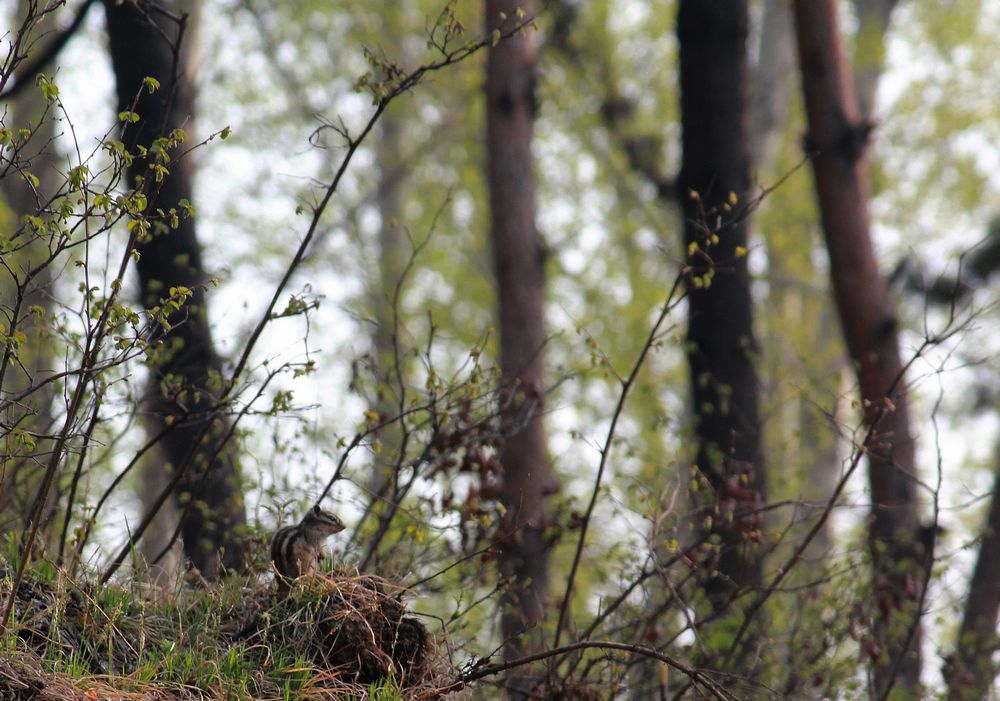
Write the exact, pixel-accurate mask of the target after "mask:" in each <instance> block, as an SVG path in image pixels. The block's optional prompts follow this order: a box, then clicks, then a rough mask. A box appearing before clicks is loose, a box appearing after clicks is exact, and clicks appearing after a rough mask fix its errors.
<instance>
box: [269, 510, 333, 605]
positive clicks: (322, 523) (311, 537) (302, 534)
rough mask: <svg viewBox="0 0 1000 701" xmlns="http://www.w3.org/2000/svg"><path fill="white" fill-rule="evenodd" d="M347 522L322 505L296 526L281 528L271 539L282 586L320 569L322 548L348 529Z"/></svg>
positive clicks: (279, 581) (272, 558)
mask: <svg viewBox="0 0 1000 701" xmlns="http://www.w3.org/2000/svg"><path fill="white" fill-rule="evenodd" d="M344 528H345V526H344V523H343V521H341V520H340V519H339V518H337V517H336V516H334V515H333V514H331V513H330V512H329V511H323V509H321V508H319V507H318V506H314V507H313V508H312V509H310V510H309V511H307V512H306V515H305V516H303V517H302V520H301V521H300V522H299V523H298V524H296V525H294V526H285V527H284V528H279V529H278V532H277V533H275V534H274V537H273V538H271V562H273V563H274V570H275V572H276V573H277V575H278V586H279V587H281V588H285V587H287V586H288V580H290V579H295V578H296V577H301V576H302V575H304V574H309V573H311V572H314V571H315V570H316V564H317V563H318V562H319V556H320V546H321V545H322V544H323V541H324V540H325V539H326V538H327V537H328V536H331V535H333V534H334V533H340V531H342V530H344Z"/></svg>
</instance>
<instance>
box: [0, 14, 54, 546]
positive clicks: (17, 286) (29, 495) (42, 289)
mask: <svg viewBox="0 0 1000 701" xmlns="http://www.w3.org/2000/svg"><path fill="white" fill-rule="evenodd" d="M28 5H29V3H28V2H27V0H21V1H20V2H18V3H17V8H16V9H17V12H18V16H19V17H23V16H25V15H26V13H27V12H28V10H29V7H28ZM49 17H51V15H50V16H48V17H44V18H42V19H41V20H40V21H38V22H37V23H35V24H34V25H33V26H32V27H31V29H30V32H29V36H30V39H28V40H26V41H24V42H23V45H24V46H27V47H29V48H32V49H33V48H34V47H35V46H36V43H35V42H36V41H37V40H38V37H40V36H44V34H45V33H48V32H52V31H53V29H52V22H51V19H49ZM34 54H35V52H34V51H32V53H30V54H28V55H26V56H25V57H24V59H23V61H22V62H23V63H28V62H33V61H34V60H35V55H34ZM18 67H20V66H18ZM49 73H51V71H49ZM33 79H34V76H32V80H33ZM5 108H6V114H4V116H3V125H4V126H5V127H7V128H8V129H10V130H11V131H13V132H17V130H19V129H22V128H30V129H31V140H30V142H29V144H28V145H27V146H26V147H25V148H24V149H23V150H22V151H21V152H20V153H19V154H18V168H17V169H11V170H10V171H9V172H8V173H7V175H6V177H4V178H2V179H0V189H2V192H3V196H4V199H5V201H6V204H7V206H8V207H9V208H10V212H9V216H10V217H11V218H12V219H13V220H14V221H13V222H11V224H12V226H10V227H9V228H10V229H15V228H16V227H17V224H16V223H15V222H19V221H21V219H22V217H24V216H28V215H30V216H36V215H43V213H42V212H41V211H40V210H41V209H42V208H43V207H44V206H45V204H46V202H47V201H48V199H49V198H51V197H53V196H55V194H56V193H57V192H58V191H59V187H60V184H61V183H60V180H61V178H62V176H61V174H60V172H59V165H58V157H57V156H58V154H57V153H56V151H55V146H54V143H53V142H54V140H55V120H56V114H55V113H54V111H49V112H48V113H46V103H45V99H44V98H43V97H42V93H41V91H40V90H37V89H35V88H34V87H33V86H32V87H31V88H30V89H28V90H27V91H23V92H21V93H20V94H19V95H18V96H17V98H16V99H13V100H12V101H11V102H9V103H7V104H6V105H5ZM22 168H23V169H24V170H27V171H29V172H31V173H32V174H34V175H35V176H36V177H37V178H38V180H39V183H38V186H37V187H34V188H33V187H31V186H30V185H29V184H28V182H27V181H26V180H24V179H23V178H21V177H18V172H17V171H18V170H20V169H22ZM49 245H50V242H48V241H46V240H45V239H43V238H42V237H37V238H36V239H35V240H34V241H33V242H32V243H31V244H30V245H28V246H26V247H24V248H22V249H20V250H18V251H16V252H13V253H5V254H4V257H5V259H6V260H5V263H6V266H7V267H8V268H10V269H11V270H14V271H16V272H20V271H26V270H30V269H31V268H33V267H34V266H35V265H37V264H38V263H39V262H40V261H41V260H44V258H45V257H46V256H48V254H49ZM5 277H6V276H5ZM25 282H26V281H25V279H23V278H21V279H9V280H8V279H4V281H3V283H2V284H0V310H3V312H4V313H3V314H0V326H2V327H3V328H5V329H6V332H7V333H13V330H14V329H15V328H16V329H17V330H19V331H21V332H23V333H24V334H25V336H26V337H27V338H29V339H31V342H30V343H26V344H25V345H24V346H23V347H22V348H21V350H20V351H19V352H18V363H16V364H14V365H12V366H11V368H10V371H9V373H8V374H7V376H6V377H5V379H4V382H3V386H2V388H0V390H2V391H3V392H6V393H10V394H16V393H18V392H21V391H23V390H26V389H29V388H31V387H39V386H40V385H42V383H43V382H44V380H45V379H46V378H47V377H48V376H50V375H51V373H52V370H51V368H52V364H53V357H52V350H53V347H54V346H53V343H52V342H51V339H50V337H49V333H50V329H49V324H50V323H51V317H50V311H51V309H52V304H51V301H50V300H51V298H52V292H51V291H50V290H49V289H48V288H49V286H50V285H51V284H52V267H51V266H49V267H46V268H44V269H43V270H41V271H40V272H39V273H38V274H37V275H36V276H35V277H34V279H33V280H31V281H30V282H28V284H27V285H25ZM18 296H20V298H21V299H20V305H16V304H15V302H16V299H17V297H18ZM33 306H35V307H39V308H41V309H43V310H44V312H45V313H44V314H43V315H41V316H40V317H36V316H35V315H33V314H31V313H30V312H29V311H28V310H29V309H30V308H31V307H33ZM15 308H18V309H19V310H20V311H19V314H18V318H16V319H12V318H11V317H10V316H9V315H8V310H14V309H15ZM54 399H55V385H53V384H49V385H47V386H41V387H40V388H39V389H37V390H36V391H34V392H33V393H32V394H31V395H30V397H29V398H28V399H27V401H26V402H24V403H23V404H22V405H21V406H23V408H24V409H23V410H24V411H25V412H26V413H27V414H30V417H29V418H28V419H27V420H26V421H24V422H22V421H20V419H19V418H18V419H15V420H11V419H12V418H13V417H7V419H8V421H9V422H10V423H11V424H13V425H17V426H20V427H21V428H24V429H27V430H30V431H35V432H37V433H38V434H39V435H46V434H49V433H50V432H51V425H52V422H53V420H54V417H53V406H52V402H53V401H54ZM51 448H52V446H51V443H50V441H48V440H45V439H40V440H39V444H38V445H37V446H36V447H35V449H34V450H28V451H25V453H24V454H22V455H18V456H17V457H15V458H13V459H10V460H2V461H0V532H12V531H14V530H15V529H19V528H22V527H23V525H24V524H25V523H27V522H28V520H29V518H30V515H31V513H32V511H33V504H32V500H33V498H34V496H35V495H36V494H37V492H38V486H39V484H40V483H41V479H42V473H43V472H44V469H40V468H39V465H44V463H45V461H46V458H45V457H44V456H46V455H48V451H49V450H51ZM59 501H60V499H59V480H56V481H55V482H54V484H53V488H52V489H51V490H49V493H48V496H47V499H46V504H45V507H44V509H43V511H42V521H41V523H42V527H43V528H44V530H43V531H42V532H40V534H39V535H42V536H44V539H45V543H46V544H47V546H51V545H53V544H54V542H53V540H54V537H56V536H58V534H57V533H55V532H54V531H53V530H52V529H50V528H47V527H46V526H47V525H48V524H50V523H51V522H52V519H53V516H54V515H55V509H56V506H57V505H58V504H59ZM50 553H54V551H50Z"/></svg>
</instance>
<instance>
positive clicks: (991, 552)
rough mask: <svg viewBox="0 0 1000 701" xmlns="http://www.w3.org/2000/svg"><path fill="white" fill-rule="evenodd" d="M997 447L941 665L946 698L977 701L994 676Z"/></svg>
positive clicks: (998, 583)
mask: <svg viewBox="0 0 1000 701" xmlns="http://www.w3.org/2000/svg"><path fill="white" fill-rule="evenodd" d="M997 553H1000V447H998V448H997V456H996V465H995V467H994V482H993V496H992V497H991V500H990V511H989V515H988V516H987V518H986V525H985V526H984V527H983V538H982V542H981V543H980V544H979V557H978V559H977V560H976V569H975V571H974V572H973V574H972V581H971V582H970V583H969V596H968V598H967V599H966V601H965V612H964V614H963V616H962V627H961V628H960V629H959V631H958V640H957V642H956V644H955V652H954V653H953V654H952V655H951V656H949V658H948V661H947V663H946V665H945V678H946V680H947V682H948V698H949V699H953V700H954V701H978V700H979V699H985V698H987V694H988V692H989V690H990V688H991V687H992V685H993V680H994V679H995V678H996V665H995V664H994V663H993V653H994V652H995V651H996V650H997V648H998V647H1000V637H998V636H997V612H998V611H1000V557H997Z"/></svg>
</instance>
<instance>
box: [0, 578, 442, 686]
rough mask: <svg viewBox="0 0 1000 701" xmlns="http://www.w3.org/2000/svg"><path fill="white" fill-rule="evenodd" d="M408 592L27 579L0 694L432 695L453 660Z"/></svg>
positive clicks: (372, 587) (4, 652)
mask: <svg viewBox="0 0 1000 701" xmlns="http://www.w3.org/2000/svg"><path fill="white" fill-rule="evenodd" d="M0 577H2V578H3V583H2V584H0V595H2V596H3V597H6V596H7V595H8V594H9V592H10V586H11V580H12V577H11V576H10V572H9V571H4V570H0ZM405 594H406V592H405V590H403V589H401V588H400V587H398V586H396V585H394V584H392V583H391V582H389V581H387V580H384V579H381V578H379V577H375V576H371V575H356V576H343V575H334V576H316V577H312V578H308V579H302V580H299V581H298V582H296V584H295V585H294V586H293V587H292V589H291V591H290V592H288V593H286V594H279V593H278V592H276V591H275V589H274V587H273V586H272V585H270V584H261V583H259V582H251V583H245V582H244V583H239V582H230V583H227V584H222V585H219V586H217V587H212V588H209V589H206V590H190V589H182V590H179V591H175V592H173V593H172V594H170V595H168V596H162V593H161V596H160V597H153V596H151V595H150V592H149V591H147V592H144V593H143V592H140V591H139V590H138V588H123V587H118V586H106V587H101V588H99V589H97V588H89V587H81V586H76V585H75V584H73V583H71V582H68V581H66V580H65V579H61V578H59V577H55V578H53V579H52V580H51V581H48V582H44V583H43V582H41V581H39V580H38V579H27V580H26V581H25V582H23V583H22V584H21V586H20V587H19V588H18V591H17V593H16V600H15V607H14V610H15V618H14V623H13V625H11V626H10V627H9V630H8V632H7V634H6V635H5V636H3V638H0V645H2V648H0V699H3V700H7V699H11V700H12V701H21V700H22V699H24V700H27V699H154V698H155V699H222V698H226V699H275V700H277V699H281V700H285V699H292V698H296V699H320V698H323V699H357V700H358V701H363V700H366V699H372V700H373V701H374V700H378V701H391V700H393V699H404V698H414V697H425V698H430V697H433V696H435V693H434V689H435V688H436V687H438V685H439V684H441V680H442V679H444V678H446V677H450V676H452V675H453V674H454V670H452V669H451V668H450V666H449V665H448V664H447V663H446V662H444V661H443V660H441V659H439V656H438V655H437V654H436V652H435V646H434V644H433V641H432V640H431V638H430V635H429V634H428V632H427V629H426V628H425V627H424V625H423V624H422V623H420V622H419V621H418V620H417V619H416V618H413V617H412V616H408V615H407V611H406V608H405V606H404V603H403V598H404V595H405Z"/></svg>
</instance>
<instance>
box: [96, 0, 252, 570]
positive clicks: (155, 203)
mask: <svg viewBox="0 0 1000 701" xmlns="http://www.w3.org/2000/svg"><path fill="white" fill-rule="evenodd" d="M174 9H176V8H174ZM105 12H106V15H107V24H108V36H109V39H110V47H111V59H112V64H113V68H114V72H115V78H116V84H117V90H118V109H119V110H120V111H123V110H130V109H133V108H132V105H133V102H134V101H135V100H136V97H137V96H138V103H137V105H136V106H135V108H134V111H135V112H137V113H138V114H139V117H140V119H139V121H138V122H136V123H135V124H130V125H128V126H127V127H126V128H125V129H124V133H123V141H124V142H125V145H126V148H128V149H129V150H130V151H132V152H133V153H135V152H136V149H137V147H139V146H143V147H146V148H149V147H150V145H151V144H152V143H153V141H154V140H155V139H156V138H157V137H160V136H164V135H169V134H170V133H171V131H172V130H174V129H179V128H184V127H186V126H188V127H189V126H190V120H191V118H192V115H193V112H194V106H193V100H192V95H191V86H190V85H189V84H188V83H187V81H186V79H184V77H183V75H184V69H185V65H184V63H185V61H184V56H183V54H182V55H180V56H179V57H176V58H175V51H174V47H172V46H171V44H172V42H173V43H176V38H177V36H178V26H177V23H176V22H175V21H174V20H173V19H172V18H170V17H168V16H167V15H166V14H165V13H162V12H160V11H158V10H157V9H156V6H155V5H154V4H150V3H146V2H140V3H139V4H138V5H137V4H133V3H123V4H119V3H116V2H115V0H105ZM154 23H155V25H154ZM175 67H176V68H177V75H178V76H181V78H180V79H179V80H177V81H176V83H175V82H174V70H175ZM147 76H151V77H153V78H155V79H156V80H158V81H159V83H160V88H159V89H158V90H156V91H155V92H153V93H150V92H149V91H148V90H147V89H146V88H145V87H144V86H143V79H144V78H145V77H147ZM148 165H149V164H148V162H147V161H146V159H143V158H139V157H138V155H137V157H136V159H135V160H134V161H133V163H132V164H131V166H130V167H129V169H128V176H129V178H130V179H131V181H132V182H130V183H129V184H130V185H134V184H135V183H136V181H137V179H140V178H146V179H147V180H150V179H151V175H150V171H149V170H148ZM189 167H190V161H189V160H188V159H181V160H172V161H171V162H170V164H169V171H170V173H169V175H168V176H167V177H166V178H164V180H163V182H162V183H160V184H156V185H151V184H150V183H147V184H146V187H147V188H148V191H149V192H150V202H149V211H150V212H156V211H157V210H163V211H164V212H169V211H170V210H171V208H177V209H178V211H180V209H181V206H180V203H181V202H182V201H183V200H187V201H189V202H190V201H191V200H192V196H191V190H192V188H191V173H190V170H189ZM139 252H140V254H141V257H140V259H139V261H138V263H137V266H136V267H137V268H138V271H139V278H140V284H141V287H142V304H143V305H144V306H145V307H147V308H148V307H153V306H158V305H159V304H160V303H161V300H162V299H163V298H165V297H168V296H169V290H170V289H171V288H174V287H177V286H184V287H187V288H190V289H191V290H193V291H194V293H193V296H192V297H191V299H190V300H189V302H188V303H187V304H185V305H184V307H183V308H182V309H181V310H180V312H178V313H176V314H175V315H174V316H173V317H172V318H171V324H172V329H171V331H170V333H169V334H168V335H167V337H166V339H165V342H164V344H163V346H162V347H161V348H160V349H159V351H158V353H157V357H156V359H155V360H154V362H153V363H152V364H151V370H152V373H153V380H152V382H151V385H150V388H149V391H148V397H147V399H148V404H149V408H150V410H151V411H152V414H153V416H154V417H155V419H154V420H156V421H158V422H160V426H165V425H169V424H172V423H174V422H177V421H180V424H179V425H178V426H177V427H175V428H174V429H173V430H172V431H171V432H170V433H169V434H168V435H167V437H166V438H165V439H164V443H163V446H164V450H165V453H166V455H167V457H168V459H169V461H170V465H171V467H172V469H183V470H185V473H184V474H185V478H184V479H183V480H182V482H181V485H180V487H179V489H178V494H177V497H178V505H179V508H180V509H181V513H182V517H181V535H182V537H183V544H184V553H185V555H186V556H187V558H188V559H189V560H190V561H191V563H192V564H193V565H194V566H195V567H197V568H198V569H199V570H201V572H202V574H203V575H204V576H205V577H207V578H210V579H211V578H213V577H216V576H217V575H218V574H219V572H220V567H221V566H224V567H226V568H227V569H236V570H239V569H241V568H242V567H243V566H244V558H243V553H242V548H241V540H242V534H241V532H240V531H241V528H242V527H243V526H244V525H245V524H246V515H245V512H244V506H243V494H242V491H241V486H240V481H239V471H238V466H237V459H236V453H235V451H234V450H233V449H231V448H228V447H227V448H226V449H223V450H222V451H221V452H220V453H219V454H218V456H216V457H215V458H214V460H212V456H213V455H215V453H216V451H217V448H218V441H219V439H220V437H221V436H223V435H224V434H225V433H226V432H227V428H228V426H227V423H226V421H225V420H224V419H222V418H218V417H215V418H213V416H212V414H211V410H212V409H213V407H214V402H215V393H214V390H213V388H212V386H213V383H215V387H217V386H218V377H219V372H220V371H221V361H220V359H219V358H218V356H217V355H216V353H215V350H214V346H213V343H212V335H211V330H210V328H209V325H208V318H207V314H206V309H205V294H204V291H203V289H202V286H204V285H205V284H206V283H208V282H209V275H208V274H207V273H206V272H205V269H204V266H203V264H202V259H201V247H200V245H199V243H198V240H197V237H196V234H195V226H194V219H193V218H188V217H184V216H181V217H180V220H179V225H178V226H177V227H176V228H173V229H171V228H170V227H167V226H164V227H159V228H157V227H154V228H153V231H152V236H151V238H150V240H148V241H146V242H145V243H144V244H143V245H141V246H140V248H139ZM185 414H186V415H187V418H184V419H183V420H181V419H180V418H179V417H183V416H184V415H185ZM207 421H211V422H212V424H211V427H210V430H209V432H208V433H207V434H206V438H205V440H204V441H203V442H202V443H201V444H199V445H197V447H196V449H194V452H193V462H192V464H190V465H185V461H187V459H188V456H189V453H190V452H191V451H192V448H193V447H194V446H195V444H196V441H197V438H198V437H199V436H200V435H202V433H203V431H204V430H205V423H206V422H207ZM210 461H211V462H210Z"/></svg>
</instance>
